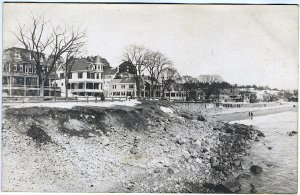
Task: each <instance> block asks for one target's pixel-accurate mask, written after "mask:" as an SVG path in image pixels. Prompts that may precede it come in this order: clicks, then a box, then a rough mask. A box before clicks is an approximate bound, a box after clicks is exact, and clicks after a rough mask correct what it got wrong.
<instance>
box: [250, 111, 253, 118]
mask: <svg viewBox="0 0 300 195" xmlns="http://www.w3.org/2000/svg"><path fill="white" fill-rule="evenodd" d="M250 116H251V120H252V119H253V112H250Z"/></svg>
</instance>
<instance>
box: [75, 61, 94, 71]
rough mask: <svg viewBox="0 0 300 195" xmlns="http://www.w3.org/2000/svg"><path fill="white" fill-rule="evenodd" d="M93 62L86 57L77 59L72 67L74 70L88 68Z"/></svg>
mask: <svg viewBox="0 0 300 195" xmlns="http://www.w3.org/2000/svg"><path fill="white" fill-rule="evenodd" d="M90 64H91V62H89V61H88V60H87V59H85V58H80V59H79V58H78V59H75V62H74V64H73V67H72V71H76V70H87V69H88V67H89V65H90Z"/></svg>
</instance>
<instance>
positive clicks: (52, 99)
mask: <svg viewBox="0 0 300 195" xmlns="http://www.w3.org/2000/svg"><path fill="white" fill-rule="evenodd" d="M127 100H128V98H127V97H107V98H105V100H104V101H106V102H113V101H127ZM101 101H102V100H101V97H96V96H95V97H91V96H77V97H69V98H68V99H66V98H63V97H36V96H35V97H28V96H27V97H3V98H2V102H4V103H41V102H48V103H51V102H87V103H88V102H95V103H97V102H101Z"/></svg>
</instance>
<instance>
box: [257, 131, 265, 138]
mask: <svg viewBox="0 0 300 195" xmlns="http://www.w3.org/2000/svg"><path fill="white" fill-rule="evenodd" d="M257 136H258V137H265V134H264V133H263V132H260V131H259V132H258V133H257Z"/></svg>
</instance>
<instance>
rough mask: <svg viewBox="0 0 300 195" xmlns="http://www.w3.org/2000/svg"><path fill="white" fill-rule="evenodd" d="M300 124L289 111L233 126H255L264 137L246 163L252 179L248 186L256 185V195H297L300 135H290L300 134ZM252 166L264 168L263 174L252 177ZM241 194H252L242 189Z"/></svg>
mask: <svg viewBox="0 0 300 195" xmlns="http://www.w3.org/2000/svg"><path fill="white" fill-rule="evenodd" d="M297 120H298V115H297V112H292V111H289V112H283V113H277V114H271V115H266V116H258V117H254V118H253V119H252V120H251V119H247V120H240V121H231V122H230V123H241V124H245V125H253V126H255V127H256V128H258V129H259V130H260V131H262V132H263V133H264V134H265V137H263V138H261V139H260V141H259V142H254V144H253V146H252V148H251V149H250V151H249V152H250V153H249V156H246V157H245V158H244V163H243V167H244V170H245V172H246V173H247V172H248V174H249V175H250V177H249V178H248V179H247V180H248V181H247V183H248V184H249V185H250V183H251V184H253V185H254V186H255V188H256V190H257V193H284V194H285V193H293V194H295V193H297V189H298V186H297V183H298V180H297V178H298V176H297V171H298V162H297V160H298V156H297V150H298V141H297V140H298V134H296V135H294V136H288V134H287V132H289V131H297V132H298V129H297V128H298V126H297ZM268 147H272V149H268ZM253 164H255V165H259V166H261V167H262V168H263V172H262V173H261V174H258V175H254V174H252V173H251V172H250V171H249V168H250V166H251V165H253ZM241 193H249V189H247V190H245V189H244V190H243V188H242V190H241Z"/></svg>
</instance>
